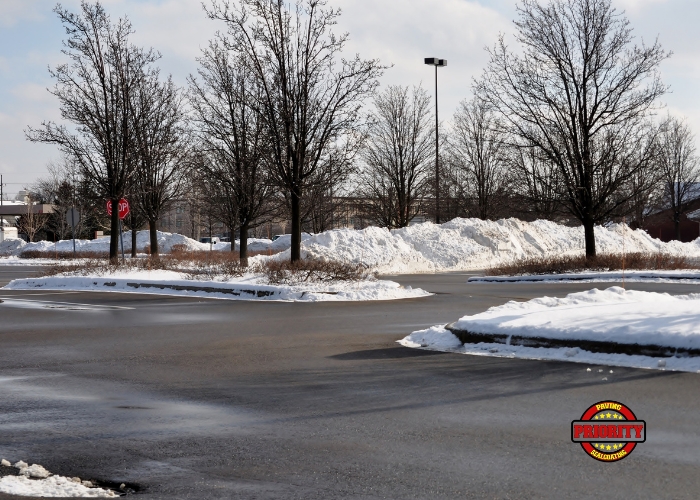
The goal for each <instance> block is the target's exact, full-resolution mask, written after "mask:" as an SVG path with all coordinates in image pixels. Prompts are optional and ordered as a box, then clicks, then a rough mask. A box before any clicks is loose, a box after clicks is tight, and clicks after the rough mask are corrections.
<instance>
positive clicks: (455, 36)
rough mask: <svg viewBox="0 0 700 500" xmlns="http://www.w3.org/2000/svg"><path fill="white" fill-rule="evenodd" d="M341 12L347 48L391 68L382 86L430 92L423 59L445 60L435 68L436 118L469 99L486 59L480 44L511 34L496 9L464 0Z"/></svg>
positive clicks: (345, 2) (344, 1) (430, 72)
mask: <svg viewBox="0 0 700 500" xmlns="http://www.w3.org/2000/svg"><path fill="white" fill-rule="evenodd" d="M336 4H337V5H339V6H340V7H341V8H342V10H343V16H342V17H341V19H340V22H339V26H338V28H339V30H343V31H347V32H349V33H350V42H349V44H348V49H349V51H350V52H351V53H354V52H357V53H359V54H360V55H361V56H362V57H364V58H375V57H376V58H379V59H380V60H381V61H382V62H383V63H385V64H394V67H393V68H391V69H389V70H388V71H387V72H386V74H385V76H384V78H383V79H382V83H383V84H385V85H386V84H401V85H418V84H419V83H421V82H422V83H423V87H425V88H427V89H428V90H429V91H430V92H432V89H433V85H434V83H433V82H434V69H433V68H431V67H428V66H425V65H424V63H423V58H425V57H440V58H442V59H447V64H448V65H447V67H445V68H441V69H440V70H439V77H438V78H439V93H440V111H441V117H444V118H449V117H450V116H451V114H452V112H453V111H454V109H455V108H456V106H457V104H458V103H459V101H461V100H462V99H464V98H466V97H468V96H469V95H470V87H471V82H472V78H474V77H478V76H479V74H480V73H481V71H482V69H483V67H484V65H485V63H486V61H487V54H486V52H485V51H484V47H485V46H491V45H493V44H494V42H495V41H496V38H497V36H498V34H499V32H509V31H511V26H512V25H511V23H510V20H508V19H507V18H505V17H504V16H503V15H501V14H499V13H498V12H497V11H495V10H493V9H490V8H487V7H485V6H483V5H480V4H479V3H477V2H474V1H465V0H400V1H387V0H385V1H379V0H377V1H371V2H370V1H368V0H364V1H357V0H340V1H338V2H336Z"/></svg>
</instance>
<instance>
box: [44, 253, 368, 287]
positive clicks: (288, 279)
mask: <svg viewBox="0 0 700 500" xmlns="http://www.w3.org/2000/svg"><path fill="white" fill-rule="evenodd" d="M120 271H175V272H178V273H180V274H182V276H183V277H184V278H185V279H188V280H201V281H228V280H230V279H233V278H238V277H241V276H243V275H245V274H258V275H262V276H263V278H264V280H265V281H267V282H268V283H270V284H275V285H278V284H286V285H293V284H301V283H328V282H333V281H362V280H365V279H367V278H368V277H369V276H370V273H369V272H368V270H367V268H366V266H364V265H362V264H349V263H340V262H326V261H320V260H313V259H303V260H300V261H298V262H295V263H291V262H289V261H277V260H266V261H264V262H262V263H256V264H252V265H250V266H248V267H245V266H243V265H242V264H241V262H240V260H239V258H238V254H234V253H232V252H206V251H203V252H199V251H196V252H187V251H184V250H180V251H176V252H172V253H170V254H166V255H162V256H159V257H150V258H140V259H127V260H126V262H124V263H122V262H121V260H120V261H119V262H118V263H116V264H113V263H110V262H109V260H107V259H104V258H103V259H95V258H91V259H85V260H81V261H79V262H78V261H74V262H65V263H63V262H62V263H60V264H55V265H53V266H51V267H49V268H48V269H47V270H46V271H45V275H46V276H56V275H59V274H62V275H70V276H94V275H97V276H106V275H110V274H113V273H115V272H120Z"/></svg>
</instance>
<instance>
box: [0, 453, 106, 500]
mask: <svg viewBox="0 0 700 500" xmlns="http://www.w3.org/2000/svg"><path fill="white" fill-rule="evenodd" d="M3 465H5V463H4V461H3ZM14 467H16V468H17V469H19V474H20V475H19V476H4V477H0V493H7V494H9V495H18V496H27V497H43V498H46V497H59V498H67V497H77V498H115V497H118V496H119V495H118V494H116V493H115V492H113V491H111V490H107V489H104V488H91V487H88V486H85V485H84V484H81V483H80V481H77V482H76V481H74V480H73V479H70V478H67V477H63V476H58V475H51V473H50V472H49V471H47V470H46V469H45V468H44V467H42V466H41V465H39V464H33V465H31V466H30V465H28V464H27V463H26V462H23V461H21V460H20V461H19V462H17V463H15V464H14Z"/></svg>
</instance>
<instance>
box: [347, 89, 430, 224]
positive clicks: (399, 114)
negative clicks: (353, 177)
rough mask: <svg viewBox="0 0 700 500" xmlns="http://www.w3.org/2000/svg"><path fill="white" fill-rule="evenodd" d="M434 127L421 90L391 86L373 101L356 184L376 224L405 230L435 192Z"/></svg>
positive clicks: (368, 215) (428, 98) (426, 95)
mask: <svg viewBox="0 0 700 500" xmlns="http://www.w3.org/2000/svg"><path fill="white" fill-rule="evenodd" d="M433 127H434V125H433V122H432V115H431V113H430V96H428V93H427V92H426V91H425V90H423V89H422V88H420V87H417V88H414V89H413V90H410V89H409V88H408V87H400V86H390V87H388V88H387V89H386V90H385V91H384V92H382V93H381V94H379V95H377V96H376V97H375V99H374V112H373V116H372V121H371V125H370V127H369V130H368V138H367V143H366V146H365V148H364V151H363V155H362V158H363V160H364V168H363V169H362V171H361V172H360V176H359V182H358V184H359V192H360V195H361V196H362V197H364V198H366V199H367V204H366V209H367V212H368V213H367V214H366V216H367V217H368V218H369V219H370V220H372V221H373V222H375V223H378V224H380V225H382V226H386V227H390V228H397V227H405V226H408V224H409V222H411V220H412V219H413V218H414V217H415V216H416V215H417V214H418V213H419V211H420V209H421V203H422V202H423V199H424V198H425V196H426V195H428V194H429V193H430V192H431V189H432V188H431V184H430V183H431V181H432V177H431V172H432V171H431V166H432V163H431V160H432V158H433V157H432V155H433V153H434V149H433V148H434V145H433V137H434V134H435V130H434V128H433Z"/></svg>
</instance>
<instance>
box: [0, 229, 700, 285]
mask: <svg viewBox="0 0 700 500" xmlns="http://www.w3.org/2000/svg"><path fill="white" fill-rule="evenodd" d="M595 235H596V246H597V250H598V252H600V253H621V252H622V251H623V249H624V251H625V252H628V253H636V252H643V253H665V254H671V255H683V256H685V257H687V258H691V259H699V260H700V239H698V240H696V241H693V242H691V243H680V242H669V243H664V242H662V241H660V240H658V239H655V238H652V237H650V236H649V235H648V234H647V233H645V232H644V231H641V230H636V231H633V230H631V229H630V228H629V227H627V226H626V225H624V224H612V225H610V226H607V227H601V226H598V227H596V229H595ZM159 239H160V247H161V250H162V251H163V252H169V251H170V250H171V249H172V247H173V245H176V244H177V245H184V247H185V248H187V249H190V250H209V244H206V243H199V242H197V241H194V240H192V239H190V238H187V237H185V236H182V235H177V234H170V233H159ZM8 241H9V243H8V242H3V243H0V255H18V254H19V253H20V252H21V251H23V250H39V251H42V252H47V256H48V255H49V254H50V252H53V251H55V250H56V249H58V251H67V252H69V251H72V249H73V244H72V241H71V240H66V241H61V242H59V243H58V244H57V245H56V246H54V244H53V243H50V242H39V243H31V244H23V243H21V242H20V243H18V241H19V240H8ZM124 241H125V244H126V245H127V246H128V247H129V248H130V241H131V236H130V233H129V232H127V233H125V235H124ZM137 241H138V245H137V246H138V248H139V251H143V249H144V248H145V246H146V245H147V244H148V232H147V231H140V232H139V233H138V237H137ZM13 242H14V243H13ZM3 245H5V246H3ZM108 245H109V239H108V238H102V239H99V240H93V241H81V242H80V243H79V248H80V249H84V250H91V251H100V252H106V251H108ZM289 246H290V236H289V235H284V236H282V237H281V238H279V239H277V240H275V241H274V242H273V241H270V240H264V239H260V240H255V239H251V240H249V249H250V250H251V251H252V252H257V253H263V254H265V253H269V254H276V253H277V252H281V253H279V254H277V256H275V257H274V258H280V259H284V258H288V257H289V250H288V249H289ZM230 248H231V247H230V243H220V244H217V245H214V246H213V249H214V250H230ZM583 251H584V238H583V228H582V227H568V226H563V225H560V224H556V223H554V222H551V221H545V220H539V221H535V222H524V221H521V220H518V219H502V220H499V221H484V220H481V219H459V218H458V219H454V220H452V221H450V222H446V223H444V224H433V223H430V222H426V223H423V224H416V225H414V226H409V227H406V228H402V229H395V230H388V229H386V228H378V227H368V228H366V229H363V230H354V229H335V230H332V231H326V232H324V233H320V234H315V235H304V241H303V243H302V256H304V257H314V258H321V259H325V260H336V261H345V262H358V263H362V264H365V265H367V266H369V268H370V269H372V270H374V271H377V272H379V273H382V274H408V273H431V272H447V271H466V270H474V269H484V268H488V267H490V266H494V265H500V264H503V263H507V262H510V261H513V260H515V259H520V258H528V257H551V256H567V255H580V254H581V253H582V252H583Z"/></svg>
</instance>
